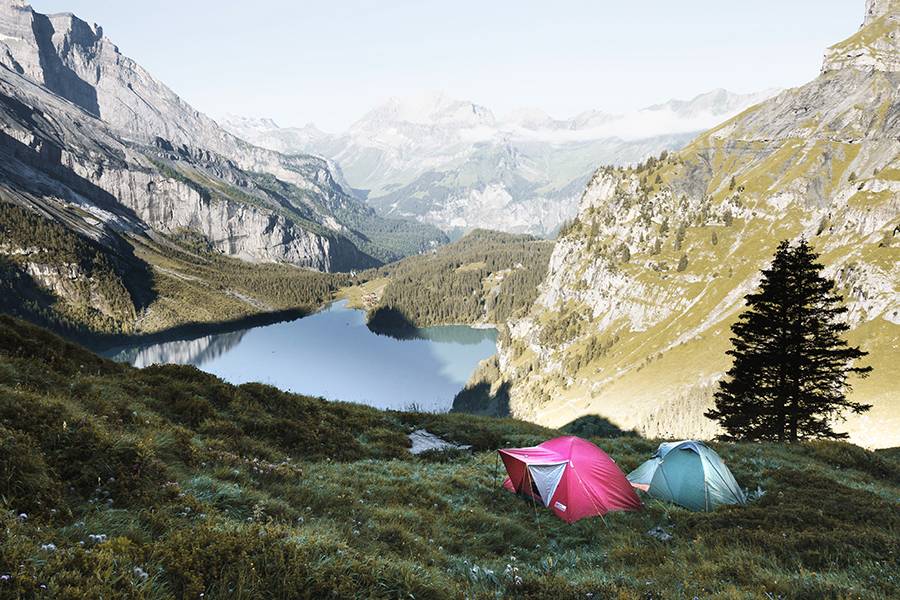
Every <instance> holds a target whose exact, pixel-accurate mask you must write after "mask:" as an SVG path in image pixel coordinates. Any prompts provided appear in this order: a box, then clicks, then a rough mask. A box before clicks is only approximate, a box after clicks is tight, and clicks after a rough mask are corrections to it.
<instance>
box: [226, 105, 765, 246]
mask: <svg viewBox="0 0 900 600" xmlns="http://www.w3.org/2000/svg"><path fill="white" fill-rule="evenodd" d="M771 93H772V91H771V90H769V91H766V92H762V93H759V94H745V95H739V94H732V93H730V92H726V91H724V90H718V91H714V92H712V93H707V94H701V95H699V96H697V97H695V98H694V99H692V100H689V101H681V102H680V103H675V104H673V103H672V102H670V103H667V104H661V105H656V106H654V107H648V108H647V109H643V110H641V111H636V112H633V113H628V114H620V115H612V114H608V113H603V112H601V111H596V110H592V111H585V112H582V113H580V114H578V115H575V116H573V117H569V118H566V119H556V118H554V117H551V116H550V115H548V114H547V113H545V112H544V111H541V110H539V109H518V110H514V111H511V112H510V113H507V114H506V115H503V116H501V117H497V116H495V114H494V112H493V111H491V110H490V109H489V108H487V107H485V106H482V105H479V104H476V103H474V102H471V101H468V100H457V99H454V98H451V97H449V96H447V95H446V94H443V93H439V92H434V93H426V94H423V95H420V96H417V97H413V98H392V99H390V100H388V101H387V102H385V103H383V104H381V105H379V106H377V107H375V108H373V109H371V110H370V111H368V112H367V113H366V114H365V115H364V116H363V117H362V118H360V119H359V120H357V121H356V122H354V123H353V124H352V125H351V126H350V128H349V129H348V130H347V131H346V132H344V133H341V134H326V133H324V132H321V131H320V130H318V129H316V128H315V127H314V126H306V127H304V128H278V127H277V126H276V127H275V128H273V127H272V125H274V121H272V120H268V121H266V120H261V119H256V120H254V119H252V118H251V119H243V118H239V119H236V120H235V119H231V120H228V119H226V120H223V125H224V126H225V127H226V128H227V129H229V130H230V131H231V132H232V133H235V134H236V135H238V136H240V137H243V138H245V139H247V140H250V141H252V142H254V143H259V144H262V145H267V146H269V147H271V148H274V149H277V150H280V151H283V152H296V151H302V152H312V153H315V154H321V155H324V156H327V157H328V158H330V159H332V160H334V161H335V162H336V163H337V164H338V165H340V168H341V170H342V171H343V172H344V173H345V176H346V179H347V180H348V181H349V182H350V185H351V186H352V187H353V188H355V189H357V190H360V193H361V194H362V195H365V196H366V197H367V199H368V201H369V203H370V204H371V205H372V206H374V207H375V208H376V209H377V210H378V211H379V213H381V214H384V215H388V216H402V217H407V218H416V219H418V220H420V221H422V222H425V223H429V224H432V225H435V226H437V227H440V228H441V229H443V230H445V231H448V232H451V233H454V232H458V231H465V230H467V229H470V228H472V227H490V228H493V229H498V230H502V231H508V232H513V233H532V234H539V235H553V234H555V232H556V229H558V227H559V226H560V225H561V224H562V223H563V222H565V221H566V220H568V219H570V218H571V217H572V216H573V215H574V210H575V207H576V205H577V196H578V194H577V192H574V191H573V190H578V189H579V188H582V187H583V185H584V184H585V183H586V182H587V180H588V178H589V177H590V174H591V173H592V172H593V169H594V167H595V165H596V164H597V163H604V162H605V163H615V164H629V163H632V162H637V161H639V160H643V159H644V158H646V157H647V156H650V155H652V154H656V153H659V152H660V151H662V150H674V149H677V148H680V147H682V146H683V145H685V144H686V143H687V142H688V141H689V140H690V139H691V138H692V137H693V136H694V135H696V134H697V133H698V132H699V131H701V130H703V129H705V128H707V127H709V126H711V125H713V124H715V123H716V122H718V121H719V120H720V118H721V116H722V115H729V114H732V113H734V112H737V111H738V110H739V109H741V108H744V107H746V106H748V105H749V104H751V103H754V102H756V101H757V100H758V99H760V98H762V97H765V96H766V95H768V94H771ZM679 111H680V112H679ZM511 157H516V158H515V160H513V161H512V162H511V161H510V158H511Z"/></svg>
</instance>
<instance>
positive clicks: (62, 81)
mask: <svg viewBox="0 0 900 600" xmlns="http://www.w3.org/2000/svg"><path fill="white" fill-rule="evenodd" d="M22 209H24V210H26V211H30V213H31V214H32V215H33V217H34V219H37V221H36V222H39V223H40V226H41V228H42V230H46V231H48V232H52V235H49V234H48V236H45V238H43V239H41V240H36V239H32V238H29V231H28V230H27V227H29V226H30V225H29V223H30V222H31V220H30V219H29V218H25V217H22V216H21V214H20V213H19V212H17V211H19V210H22ZM0 212H3V213H4V214H3V218H2V219H0V221H2V226H3V228H4V229H3V234H4V237H3V240H2V243H0V258H3V259H4V262H5V263H7V265H8V266H9V269H11V270H10V272H13V271H15V272H16V273H19V274H20V275H21V276H22V277H26V275H27V277H28V278H29V281H30V282H31V283H29V285H25V279H22V280H21V281H19V284H15V285H13V284H9V285H7V286H6V289H8V290H10V291H11V292H12V293H13V294H14V298H12V299H7V301H6V302H4V305H9V306H15V307H17V308H16V311H15V312H16V314H20V315H22V316H29V315H31V316H34V315H49V314H50V313H51V312H55V313H59V312H60V310H61V311H62V312H63V313H65V317H64V318H63V317H60V318H63V320H64V321H65V322H67V323H68V324H69V325H71V326H72V327H74V328H76V329H80V328H82V327H87V329H89V330H100V331H104V332H108V333H109V332H121V331H126V332H132V331H135V330H136V324H137V321H138V320H139V319H140V318H142V317H141V312H142V311H143V309H144V308H145V307H146V306H147V303H148V299H150V300H152V299H153V298H157V297H158V296H159V294H158V290H156V291H154V290H147V289H142V287H143V288H149V287H150V285H151V282H150V280H151V279H152V276H151V275H150V273H151V269H150V267H149V265H147V264H145V263H144V262H142V259H138V258H135V255H134V252H133V251H132V248H131V247H132V246H133V245H146V244H147V243H151V242H152V243H153V244H154V245H155V247H157V248H158V249H159V250H160V252H161V253H162V255H163V256H165V255H166V253H167V252H168V250H167V249H168V248H171V244H170V243H169V242H168V241H166V240H171V239H172V238H175V237H184V236H193V238H197V237H199V238H202V239H204V240H205V242H204V243H205V244H208V247H209V249H210V251H212V252H214V253H216V254H222V255H225V256H230V257H234V258H238V259H241V260H243V261H248V262H252V263H284V264H288V265H293V266H296V267H303V268H307V269H313V270H317V271H325V272H334V271H349V270H353V269H360V268H366V267H371V266H376V265H380V264H383V263H385V262H389V261H394V260H397V259H399V258H401V257H403V256H406V255H408V254H415V253H418V252H421V251H423V250H425V249H428V248H432V247H434V246H435V245H439V244H442V243H445V242H447V241H448V240H447V237H446V236H445V235H444V234H443V233H441V232H440V231H438V230H437V229H435V228H432V227H429V226H426V225H422V224H420V223H416V222H414V221H406V220H399V219H388V218H383V217H380V216H378V215H377V214H376V213H375V211H374V210H373V209H372V208H371V207H369V206H366V205H365V204H364V203H362V202H361V201H359V200H357V199H355V198H353V197H352V196H350V195H348V194H347V193H346V192H345V191H344V187H342V184H341V181H340V180H339V172H338V171H337V170H335V169H334V167H333V165H331V164H330V163H329V162H328V161H326V160H325V159H321V158H317V157H313V156H309V155H294V156H285V155H283V154H280V153H278V152H275V151H272V150H267V149H263V148H259V147H256V146H253V145H251V144H249V143H247V142H244V141H243V140H240V139H238V138H236V137H234V136H233V135H231V134H229V133H227V132H226V131H224V130H223V129H221V128H220V127H219V126H218V125H217V124H216V123H215V122H214V121H213V120H211V119H210V118H208V117H206V116H205V115H203V114H202V113H200V112H198V111H196V110H195V109H194V108H192V107H191V106H190V105H188V104H187V103H185V102H184V101H183V100H181V98H179V97H178V96H177V95H176V94H175V93H174V92H172V90H170V89H169V88H168V87H166V86H165V85H164V84H163V83H162V82H160V81H158V80H157V79H155V78H154V77H153V76H152V75H150V74H149V73H148V72H147V71H146V70H144V69H143V68H142V67H141V66H140V65H138V64H136V63H135V62H134V61H132V60H131V59H129V58H128V57H125V56H123V55H122V54H120V53H119V50H118V48H117V47H116V46H115V45H114V44H112V43H111V42H110V41H109V40H108V39H107V38H106V37H104V35H103V31H102V29H101V28H100V27H99V26H96V25H88V24H87V23H85V22H84V21H81V20H80V19H78V18H77V17H75V16H73V15H71V14H57V15H42V14H40V13H36V12H35V11H34V10H32V9H31V7H29V6H28V5H27V4H24V3H20V2H4V3H0ZM22 228H24V229H22ZM79 253H80V254H79ZM85 253H86V254H85ZM89 257H93V258H90V259H89ZM158 258H159V260H161V261H162V262H166V260H168V259H167V258H161V257H158ZM200 260H201V261H202V260H206V259H200ZM99 263H103V265H105V266H103V267H102V268H100V267H98V266H97V264H99ZM76 267H77V268H76ZM170 267H171V265H169V267H165V266H163V271H164V272H167V273H171V268H170ZM165 269H169V270H168V271H165ZM94 272H98V273H99V272H102V273H104V274H105V275H104V277H106V276H107V275H108V277H107V278H106V279H104V280H103V281H105V283H103V284H101V283H98V282H99V281H100V280H98V279H97V278H96V277H92V276H91V273H94ZM157 272H158V270H154V271H153V273H154V275H155V274H156V273H157ZM136 274H138V275H139V276H140V277H143V278H144V282H143V284H142V285H138V284H136V283H134V281H133V280H134V279H135V277H137V276H138V275H136ZM176 279H177V278H176ZM113 280H117V283H116V282H114V281H113ZM179 281H181V282H182V283H184V282H193V281H194V280H193V279H191V278H190V277H187V278H185V277H181V278H180V279H179ZM32 284H33V285H32ZM190 284H191V285H193V283H190ZM285 285H287V284H285ZM34 286H37V288H42V289H43V290H44V291H46V292H48V293H49V296H45V295H44V294H38V293H32V292H33V291H34V290H32V287H34ZM17 290H18V292H21V293H22V294H24V295H17V294H18V292H17ZM28 290H31V291H28ZM26 292H27V293H26ZM167 293H175V294H177V292H172V291H171V290H170V291H169V292H167ZM26 296H27V297H26ZM250 304H252V306H253V310H254V311H258V310H260V307H261V306H262V305H263V304H264V303H261V302H255V303H254V302H250ZM51 307H53V308H51ZM57 309H60V310H57ZM213 312H214V311H213ZM235 316H240V315H239V314H238V315H234V314H231V313H229V314H228V315H218V314H210V315H209V318H211V319H213V320H216V319H219V318H233V317H235ZM56 317H59V315H58V314H57V315H56ZM56 317H54V318H56ZM47 318H50V317H49V316H48V317H47ZM38 320H41V322H45V321H44V320H42V319H38ZM51 321H52V319H51ZM45 324H46V322H45ZM177 324H178V320H177V319H175V320H174V321H172V322H167V326H172V325H177ZM67 327H68V325H67Z"/></svg>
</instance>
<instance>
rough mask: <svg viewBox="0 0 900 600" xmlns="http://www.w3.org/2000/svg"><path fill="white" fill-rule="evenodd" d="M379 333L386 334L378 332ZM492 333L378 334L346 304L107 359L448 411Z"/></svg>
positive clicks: (489, 349)
mask: <svg viewBox="0 0 900 600" xmlns="http://www.w3.org/2000/svg"><path fill="white" fill-rule="evenodd" d="M382 333H384V332H382ZM496 339H497V334H496V331H494V330H493V329H475V328H472V327H465V326H447V327H426V328H422V329H415V330H414V331H413V332H410V331H409V330H406V331H404V332H403V333H402V335H397V336H392V335H376V334H375V333H373V332H371V331H370V330H369V329H368V328H367V327H366V322H365V313H363V312H362V311H358V310H351V309H348V308H347V307H346V302H344V301H341V302H337V303H335V304H332V305H331V306H330V307H329V308H327V309H326V310H323V311H321V312H319V313H316V314H314V315H311V316H308V317H305V318H302V319H297V320H294V321H288V322H282V323H275V324H273V325H265V326H261V327H253V328H250V329H244V330H241V331H234V332H230V333H220V334H213V335H207V336H203V337H198V338H195V339H191V340H175V341H169V342H161V343H154V344H145V345H137V346H133V347H129V348H125V349H119V350H117V351H115V352H111V353H108V355H109V356H111V357H112V358H114V359H115V360H118V361H121V362H128V363H130V364H133V365H135V366H138V367H144V366H147V365H151V364H158V363H175V364H192V365H195V366H197V367H198V368H200V369H202V370H204V371H206V372H208V373H212V374H214V375H217V376H219V377H221V378H222V379H225V380H226V381H230V382H231V383H237V384H240V383H246V382H250V381H259V382H262V383H268V384H271V385H274V386H277V387H279V388H281V389H284V390H288V391H292V392H298V393H302V394H307V395H310V396H323V397H325V398H329V399H333V400H346V401H350V402H358V403H362V404H369V405H371V406H376V407H378V408H390V409H400V410H402V409H407V408H411V407H416V408H417V409H419V410H426V411H446V410H449V409H450V407H451V405H452V403H453V397H454V395H455V394H456V393H457V392H458V391H459V390H460V389H461V388H462V387H463V386H464V385H465V383H466V381H467V380H468V378H469V376H470V375H471V374H472V371H473V370H474V369H475V367H476V366H477V364H478V362H479V361H481V360H483V359H485V358H488V357H489V356H491V355H492V354H494V353H495V352H496V350H497V347H496Z"/></svg>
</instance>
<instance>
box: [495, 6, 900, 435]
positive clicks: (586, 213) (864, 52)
mask: <svg viewBox="0 0 900 600" xmlns="http://www.w3.org/2000/svg"><path fill="white" fill-rule="evenodd" d="M898 44H900V3H898V2H897V1H896V0H889V1H887V0H884V1H876V2H869V3H868V5H867V16H866V20H865V23H864V26H863V27H862V28H861V29H860V30H859V31H858V32H857V33H856V34H854V35H853V36H851V37H850V38H848V39H847V40H845V41H843V42H841V43H839V44H836V45H835V46H833V47H831V48H830V49H829V50H828V52H827V53H826V57H825V61H824V65H823V69H822V73H821V75H820V76H819V77H818V78H817V79H815V80H814V81H812V82H810V83H808V84H806V85H803V86H801V87H798V88H796V89H791V90H787V91H784V92H782V93H780V94H779V95H777V96H776V97H774V98H772V99H770V100H767V101H765V102H763V103H761V104H759V105H757V106H754V107H752V108H750V109H749V110H747V111H745V112H744V113H742V114H741V115H739V116H737V117H735V118H733V119H731V120H729V121H726V122H725V123H724V124H722V125H720V126H719V127H716V128H715V129H713V130H711V131H710V132H708V133H706V134H704V135H702V136H700V137H699V138H697V139H696V140H695V141H694V142H692V143H691V144H690V145H688V146H687V147H686V148H685V149H683V150H681V151H680V152H678V153H675V154H672V155H670V156H668V157H667V158H665V159H663V160H652V161H648V162H646V163H645V164H643V165H640V166H639V167H637V168H629V169H615V168H605V169H601V170H600V171H598V173H597V174H596V175H595V176H594V177H593V178H592V180H591V181H590V183H589V184H588V187H587V190H586V191H585V193H584V196H583V198H582V200H581V203H580V206H579V210H578V216H577V219H576V221H575V222H574V224H573V225H572V227H571V228H569V229H568V231H567V232H566V234H565V235H564V236H563V237H562V238H561V239H560V240H559V242H558V243H557V244H556V247H555V249H554V252H553V256H552V257H551V259H550V267H549V270H548V274H547V277H546V279H545V280H544V282H543V284H542V286H541V292H540V295H539V297H538V299H537V301H536V303H535V305H534V306H533V307H532V309H531V311H530V314H528V315H527V316H526V317H524V318H522V319H517V320H515V321H514V322H512V323H510V332H511V336H510V339H509V340H508V341H507V342H506V343H504V344H503V347H502V349H501V359H500V365H501V369H502V371H503V374H504V377H505V378H506V380H508V381H510V382H511V384H512V385H511V392H510V396H511V400H510V406H511V410H512V413H513V415H516V416H519V417H526V418H529V419H533V420H535V421H538V422H541V423H545V424H552V425H563V424H565V423H568V422H570V421H572V419H574V418H577V417H579V416H581V415H586V414H597V415H600V416H602V417H605V418H607V419H609V420H610V421H611V422H613V423H614V424H615V425H616V426H618V427H621V428H622V429H631V428H637V429H638V430H639V431H640V432H641V433H642V434H647V435H651V436H674V437H682V436H698V435H711V434H714V433H715V432H716V430H715V425H714V423H713V422H712V421H710V420H708V419H705V418H704V417H703V416H702V415H703V412H704V410H705V409H706V408H707V407H708V406H710V403H711V398H712V394H713V392H714V391H715V389H716V382H717V380H718V379H719V378H720V377H721V376H722V374H723V373H724V371H725V370H726V369H727V368H728V366H729V364H730V361H729V357H728V356H727V355H726V354H725V351H726V350H728V348H729V347H730V343H729V339H728V338H729V327H730V325H731V324H732V323H733V322H734V321H735V319H736V318H737V315H738V314H739V312H740V311H741V309H742V307H743V297H744V295H746V294H747V293H749V292H751V291H752V290H754V289H755V287H756V285H757V283H758V277H759V272H760V269H761V268H763V267H765V266H766V265H767V264H768V262H769V261H770V260H771V257H772V255H773V254H774V250H775V247H776V245H777V244H778V242H779V241H780V240H782V239H797V238H799V237H800V236H805V237H806V239H808V240H809V241H810V242H811V244H812V245H813V247H814V249H815V250H816V251H818V252H819V253H821V261H822V262H823V263H824V264H825V266H826V275H828V276H829V277H831V278H833V279H835V280H836V282H837V285H838V289H839V291H840V293H841V294H842V295H843V296H844V297H845V299H846V302H847V305H848V307H849V313H848V316H847V318H848V320H849V322H850V324H851V326H852V329H851V331H850V333H849V341H850V343H851V344H853V345H861V346H862V348H863V349H864V350H868V351H869V352H870V353H871V355H870V356H869V357H868V358H867V359H866V363H867V364H870V365H872V366H873V367H874V372H873V374H872V375H871V377H869V378H867V379H863V380H860V381H858V382H855V383H854V390H853V397H854V398H855V399H856V400H860V401H863V402H865V403H870V404H873V405H874V408H873V409H872V411H871V412H870V413H868V414H866V415H863V416H861V417H854V418H853V420H852V421H849V422H848V423H846V425H845V430H847V431H849V432H850V434H851V439H853V440H854V441H856V442H857V443H862V444H867V445H873V446H891V445H897V444H898V443H900V438H898V433H897V432H898V431H900V402H898V396H897V383H898V380H897V374H896V368H895V365H894V363H895V362H896V355H897V348H898V347H900V287H898V285H900V92H898V90H900V72H898V69H900V66H898V58H900V47H898ZM838 430H839V431H840V430H842V429H841V426H839V427H838Z"/></svg>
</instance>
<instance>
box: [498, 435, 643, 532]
mask: <svg viewBox="0 0 900 600" xmlns="http://www.w3.org/2000/svg"><path fill="white" fill-rule="evenodd" d="M498 452H499V453H500V458H501V459H503V464H504V466H505V467H506V472H507V473H509V477H508V478H507V479H506V481H504V482H503V487H505V488H506V489H508V490H509V491H511V492H514V493H519V494H525V495H527V496H530V497H531V498H533V499H534V500H536V501H538V502H540V503H542V504H543V505H544V506H546V507H548V508H550V510H552V511H553V512H554V513H555V514H556V516H557V517H559V518H560V519H562V520H563V521H565V522H566V523H574V522H575V521H577V520H578V519H583V518H584V517H592V516H595V515H605V514H606V513H608V512H609V511H612V510H640V508H641V501H640V500H639V499H638V497H637V494H635V492H634V489H632V487H631V484H630V483H628V479H626V478H625V474H624V473H623V472H622V470H621V469H620V468H619V467H618V466H617V465H616V463H615V461H614V460H613V459H611V458H610V457H609V456H608V455H607V454H606V453H605V452H604V451H603V450H601V449H600V448H598V447H597V446H595V445H594V444H592V443H590V442H588V441H587V440H583V439H581V438H579V437H575V436H568V437H560V438H556V439H553V440H548V441H546V442H544V443H543V444H540V445H539V446H534V447H533V448H508V449H506V450H499V451H498Z"/></svg>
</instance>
